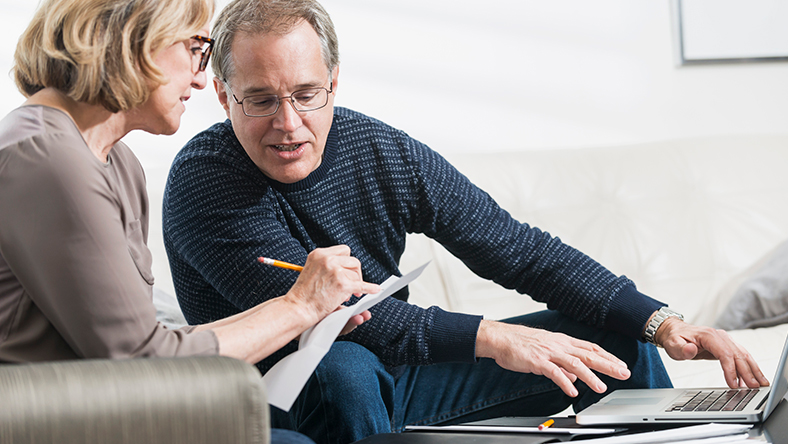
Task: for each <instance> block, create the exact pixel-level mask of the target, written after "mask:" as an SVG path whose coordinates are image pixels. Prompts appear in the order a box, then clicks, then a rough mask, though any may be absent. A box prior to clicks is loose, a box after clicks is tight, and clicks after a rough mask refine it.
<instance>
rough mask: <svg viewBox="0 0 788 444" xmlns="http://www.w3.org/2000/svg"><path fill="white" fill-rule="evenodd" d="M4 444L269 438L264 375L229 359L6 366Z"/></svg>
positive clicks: (0, 431) (0, 420)
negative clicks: (262, 377) (261, 376)
mask: <svg viewBox="0 0 788 444" xmlns="http://www.w3.org/2000/svg"><path fill="white" fill-rule="evenodd" d="M0 399H2V405H1V406H0V442H13V443H32V442H58V443H62V444H66V443H108V442H111V443H150V444H155V443H166V444H178V443H189V444H195V443H268V442H269V440H270V429H269V425H268V424H269V409H268V404H267V403H266V399H265V391H264V387H263V384H262V381H261V378H260V373H259V372H258V371H257V369H255V368H254V367H253V366H251V365H249V364H247V363H245V362H242V361H238V360H235V359H231V358H226V357H219V356H211V357H188V358H151V359H128V360H117V361H113V360H84V361H60V362H50V363H37V364H20V365H14V364H9V365H0Z"/></svg>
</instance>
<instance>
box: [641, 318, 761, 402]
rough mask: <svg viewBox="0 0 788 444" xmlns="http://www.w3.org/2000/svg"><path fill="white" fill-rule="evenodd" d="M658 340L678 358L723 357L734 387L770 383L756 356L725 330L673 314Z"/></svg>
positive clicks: (659, 330)
mask: <svg viewBox="0 0 788 444" xmlns="http://www.w3.org/2000/svg"><path fill="white" fill-rule="evenodd" d="M654 340H655V341H656V343H657V344H659V345H661V346H662V347H663V348H664V349H665V351H666V352H667V353H668V356H670V357H671V358H673V359H675V360H677V361H683V360H687V359H717V360H719V361H720V365H721V366H722V371H723V373H724V375H725V381H726V382H727V383H728V387H730V388H737V387H751V388H756V387H760V386H767V385H769V380H768V379H766V377H765V376H764V375H763V372H762V371H761V369H760V367H758V363H757V362H755V359H753V357H752V355H750V354H749V353H748V352H747V350H745V349H744V348H743V347H741V346H740V345H739V344H737V343H736V342H734V341H733V339H732V338H731V337H730V335H728V332H726V331H725V330H718V329H714V328H711V327H699V326H695V325H692V324H688V323H686V322H684V321H682V320H680V319H678V318H675V317H671V318H668V319H666V320H665V322H663V323H662V325H660V327H659V329H658V330H657V332H656V334H655V335H654Z"/></svg>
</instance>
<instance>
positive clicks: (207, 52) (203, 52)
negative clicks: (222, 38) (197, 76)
mask: <svg viewBox="0 0 788 444" xmlns="http://www.w3.org/2000/svg"><path fill="white" fill-rule="evenodd" d="M191 39H192V40H197V41H198V42H200V43H201V45H200V47H199V48H192V55H193V57H194V60H195V61H196V60H197V54H200V64H199V65H197V69H199V70H200V71H205V68H207V67H208V60H210V58H211V51H213V39H211V38H208V37H203V36H201V35H193V36H191ZM205 44H207V45H208V46H206V47H205V49H203V48H202V47H203V46H204V45H205Z"/></svg>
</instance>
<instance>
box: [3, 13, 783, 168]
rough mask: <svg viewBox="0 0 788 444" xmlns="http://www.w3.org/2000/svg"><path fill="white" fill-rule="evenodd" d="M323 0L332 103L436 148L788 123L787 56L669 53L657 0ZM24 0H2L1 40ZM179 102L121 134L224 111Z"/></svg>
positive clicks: (154, 152) (590, 141)
mask: <svg viewBox="0 0 788 444" xmlns="http://www.w3.org/2000/svg"><path fill="white" fill-rule="evenodd" d="M226 2H227V1H226V0H219V3H220V5H224V4H226ZM323 4H324V5H325V7H326V8H327V9H328V11H329V12H330V13H331V15H332V17H333V19H334V21H335V24H336V26H337V29H338V33H339V37H340V49H341V52H342V65H341V70H340V72H341V75H340V88H339V91H338V96H337V103H338V104H339V105H343V106H348V107H352V108H355V109H357V110H360V111H362V112H365V113H367V114H370V115H372V116H374V117H378V118H380V119H382V120H384V121H386V122H389V123H391V124H393V125H395V126H397V127H400V128H402V129H404V130H405V131H407V132H409V133H410V134H411V135H413V136H415V137H417V138H419V139H421V140H423V141H424V142H426V143H428V144H429V145H431V146H432V147H433V148H434V149H436V150H438V151H441V152H449V151H453V150H477V149H483V150H494V151H500V150H514V149H523V148H527V149H531V148H550V147H567V146H570V147H583V146H596V145H607V144H627V143H637V142H643V141H651V140H660V139H672V138H680V137H687V136H696V135H709V134H750V133H777V132H786V131H788V129H786V128H787V127H788V126H787V125H786V123H785V122H786V121H788V100H786V99H788V64H786V63H785V62H781V63H765V64H742V65H716V66H694V67H677V66H676V65H675V63H674V54H673V41H672V31H671V14H670V5H669V2H668V0H651V1H637V2H633V1H631V0H597V1H594V2H588V1H584V0H554V1H550V2H544V1H536V0H490V1H487V2H478V1H468V0H429V1H425V0H324V1H323ZM482 4H483V5H484V6H481V5H482ZM34 6H35V2H33V1H30V0H0V16H2V17H3V19H2V21H3V25H4V26H3V28H4V34H5V36H6V39H7V41H8V42H14V41H15V40H16V36H18V35H19V33H21V32H22V29H23V27H24V25H25V24H26V23H27V22H28V21H29V18H30V16H31V14H32V11H33V9H34ZM12 55H13V45H0V72H1V73H2V77H0V99H2V100H0V114H2V115H4V114H6V113H7V112H8V111H10V110H11V109H13V108H14V107H16V106H17V105H18V104H19V103H20V102H21V101H22V97H21V96H20V95H19V94H18V93H17V92H16V89H15V87H14V85H13V82H12V81H11V80H10V78H9V77H8V76H7V73H8V70H9V69H10V66H11V57H12ZM187 108H189V109H188V111H187V114H186V115H185V116H184V118H183V125H182V129H181V130H180V131H179V133H178V134H176V135H175V136H173V137H169V138H159V137H152V136H144V135H136V134H132V135H131V136H130V137H129V141H130V143H132V144H133V145H134V148H135V149H136V150H138V151H139V153H140V155H141V157H142V158H143V160H144V161H145V163H146V164H169V160H170V159H171V157H172V156H173V155H174V153H175V152H176V151H177V149H178V148H179V147H180V146H181V145H182V144H183V143H184V142H185V141H186V140H188V139H189V138H190V137H191V136H192V135H193V134H194V133H195V132H197V131H199V130H200V129H202V128H204V127H205V126H207V125H209V124H210V123H212V122H214V121H216V120H218V119H221V118H223V114H222V112H221V110H220V109H219V107H218V105H217V104H216V100H215V98H214V94H213V92H212V91H208V90H206V91H204V92H198V93H196V94H195V95H194V96H193V98H192V100H191V101H190V102H189V104H188V106H187Z"/></svg>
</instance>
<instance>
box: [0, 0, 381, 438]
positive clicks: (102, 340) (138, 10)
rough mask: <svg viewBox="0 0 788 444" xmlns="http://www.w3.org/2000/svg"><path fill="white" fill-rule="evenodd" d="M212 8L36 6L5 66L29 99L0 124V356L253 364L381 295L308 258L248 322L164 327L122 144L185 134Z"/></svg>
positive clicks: (175, 0)
mask: <svg viewBox="0 0 788 444" xmlns="http://www.w3.org/2000/svg"><path fill="white" fill-rule="evenodd" d="M213 9H214V4H213V0H113V1H107V0H45V1H44V2H42V4H41V5H40V6H39V9H38V11H37V12H36V14H35V16H34V18H33V20H32V22H31V23H30V25H29V27H28V29H27V30H26V31H25V33H24V35H23V36H22V38H21V39H20V41H19V43H18V46H17V51H16V55H15V62H16V63H15V66H14V70H13V72H14V76H15V79H16V83H17V86H18V87H19V89H20V91H22V93H23V94H24V95H25V96H26V97H28V99H27V101H26V102H25V103H24V105H23V106H21V107H20V108H18V109H16V110H14V111H13V112H11V113H10V114H9V115H8V116H6V117H5V118H4V119H3V120H2V121H1V122H0V361H5V362H31V361H43V360H55V359H74V358H125V357H146V356H187V355H200V354H222V355H227V356H233V357H236V358H239V359H244V360H246V361H248V362H250V363H255V362H258V361H259V360H261V359H262V358H264V357H266V356H268V355H269V354H271V353H273V352H274V351H276V350H278V349H279V348H281V347H282V346H284V345H285V344H287V343H288V342H289V341H291V340H292V339H293V338H295V337H297V336H298V335H299V334H301V333H302V332H303V331H304V330H306V329H307V328H309V327H310V326H312V325H314V324H315V323H316V322H318V321H319V320H321V319H322V318H323V317H325V316H326V315H327V314H329V313H331V312H332V311H334V310H336V309H337V308H338V307H339V306H340V305H341V303H342V302H343V301H345V300H346V299H347V298H348V296H349V295H351V294H361V293H369V292H376V291H378V289H379V288H378V286H376V285H374V284H368V283H365V282H363V280H362V279H361V268H360V265H359V262H358V261H357V260H356V259H355V258H352V257H350V255H349V249H348V248H347V247H344V246H337V247H332V248H327V249H319V250H315V251H314V252H313V253H312V254H311V255H310V256H309V259H308V260H307V263H306V266H305V269H304V271H303V272H302V273H301V275H300V277H299V279H298V281H297V282H296V284H295V285H294V286H293V287H292V288H291V289H290V291H288V292H287V294H285V295H283V296H281V297H279V298H275V299H273V300H270V301H269V302H267V303H265V304H261V305H259V306H257V307H255V308H253V309H251V310H249V311H246V312H244V313H241V314H238V315H236V316H234V317H231V318H227V319H224V320H220V321H217V322H214V323H211V324H206V325H200V326H192V327H186V328H182V329H178V330H169V329H167V328H166V327H164V326H163V325H162V324H160V323H158V322H157V320H156V316H155V315H156V310H155V307H154V306H153V304H152V302H151V285H152V283H153V276H152V275H151V254H150V251H149V250H148V248H147V246H146V239H147V231H148V201H147V195H146V191H145V178H144V175H143V171H142V168H141V166H140V164H139V162H138V160H137V159H136V157H135V156H134V154H133V153H132V152H131V150H130V149H129V148H128V147H127V146H126V145H125V144H124V143H123V142H121V141H120V139H121V138H122V137H123V136H124V135H126V134H127V133H128V132H129V131H131V130H134V129H141V130H144V131H147V132H150V133H154V134H172V133H174V132H175V131H176V130H177V129H178V126H179V124H180V118H181V115H182V114H183V112H184V109H185V108H184V104H185V102H186V101H187V100H188V99H189V96H190V95H191V91H192V89H193V88H195V89H202V88H204V87H205V84H206V76H205V73H204V72H203V71H204V69H205V67H206V64H207V62H208V57H209V56H210V51H211V44H212V41H211V39H210V38H208V22H209V20H210V17H211V15H212V14H213ZM228 260H250V258H228ZM368 318H369V313H365V314H364V315H359V316H356V317H354V319H353V320H352V321H351V323H350V324H349V325H348V327H347V329H350V328H353V326H355V325H358V324H360V323H361V322H363V321H364V320H365V319H368ZM275 436H276V435H275Z"/></svg>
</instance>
